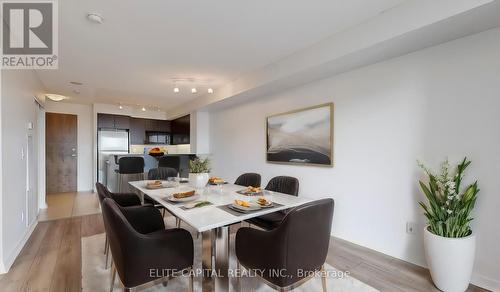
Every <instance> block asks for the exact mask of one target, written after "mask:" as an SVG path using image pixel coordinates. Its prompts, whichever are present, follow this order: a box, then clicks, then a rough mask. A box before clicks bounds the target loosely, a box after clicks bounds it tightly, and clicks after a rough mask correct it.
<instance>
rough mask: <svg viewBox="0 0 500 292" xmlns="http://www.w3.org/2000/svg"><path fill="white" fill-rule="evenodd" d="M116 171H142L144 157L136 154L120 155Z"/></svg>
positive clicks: (133, 172) (135, 172) (134, 172)
mask: <svg viewBox="0 0 500 292" xmlns="http://www.w3.org/2000/svg"><path fill="white" fill-rule="evenodd" d="M118 172H119V173H121V174H138V173H144V158H143V157H136V156H130V157H128V156H127V157H121V158H120V159H119V160H118Z"/></svg>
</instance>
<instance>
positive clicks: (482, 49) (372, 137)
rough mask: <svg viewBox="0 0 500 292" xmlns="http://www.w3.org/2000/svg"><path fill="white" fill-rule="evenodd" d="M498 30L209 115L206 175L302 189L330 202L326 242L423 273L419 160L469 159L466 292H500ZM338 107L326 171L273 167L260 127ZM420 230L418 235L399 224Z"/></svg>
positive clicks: (263, 129)
mask: <svg viewBox="0 0 500 292" xmlns="http://www.w3.org/2000/svg"><path fill="white" fill-rule="evenodd" d="M498 52H500V29H496V30H491V31H487V32H484V33H481V34H477V35H473V36H471V37H467V38H464V39H460V40H456V41H453V42H449V43H446V44H443V45H440V46H437V47H433V48H429V49H425V50H422V51H419V52H416V53H413V54H410V55H407V56H403V57H400V58H396V59H392V60H389V61H386V62H382V63H378V64H375V65H372V66H369V67H365V68H361V69H358V70H355V71H351V72H348V73H345V74H342V75H338V76H334V77H331V78H329V79H325V80H321V81H318V82H314V83H311V84H308V85H306V86H301V87H299V88H295V89H293V90H290V91H287V92H281V93H278V94H275V95H272V96H262V97H260V98H258V99H254V100H252V101H246V102H243V103H241V104H239V105H232V106H227V107H222V108H220V109H219V110H216V111H214V112H212V113H211V116H210V121H211V125H210V143H211V145H210V149H211V152H212V169H213V171H212V172H213V174H214V175H218V176H222V177H224V178H225V179H228V180H234V179H235V178H236V177H237V176H238V175H239V174H241V173H243V172H248V171H255V172H259V173H261V174H262V175H263V184H265V183H267V181H268V180H269V179H270V178H271V177H273V176H276V175H291V176H295V177H297V178H299V180H300V195H301V196H309V197H312V198H320V197H332V198H334V199H335V202H336V206H335V215H334V225H333V230H332V234H333V235H335V236H337V237H340V238H343V239H346V240H349V241H351V242H354V243H357V244H360V245H363V246H366V247H369V248H372V249H374V250H378V251H380V252H383V253H385V254H388V255H391V256H394V257H397V258H401V259H404V260H407V261H410V262H414V263H417V264H419V265H424V256H423V246H422V229H423V225H424V224H425V221H424V218H423V216H422V215H421V213H422V212H421V210H419V209H418V206H417V202H418V200H421V199H423V197H422V195H421V193H420V191H419V190H418V185H417V180H418V178H420V177H421V175H422V174H421V171H420V170H419V169H418V167H417V165H416V159H421V160H423V161H425V162H428V163H429V164H431V165H432V166H434V165H436V164H437V162H439V161H441V160H443V159H444V158H445V157H446V156H448V157H449V158H450V160H451V161H457V160H458V159H460V158H462V157H463V156H464V155H467V156H468V157H469V158H470V159H472V161H473V164H472V165H471V167H470V170H469V172H468V174H469V178H470V179H471V180H472V179H473V178H478V179H479V184H480V187H481V192H480V194H479V196H480V197H479V200H478V204H477V208H476V211H475V218H476V219H475V221H474V230H475V232H476V233H477V239H478V242H477V244H478V245H477V257H476V263H475V268H474V278H473V282H474V283H476V284H479V285H482V286H484V287H487V288H490V289H493V290H500V265H498V263H499V262H500V253H499V252H498V244H499V242H500V229H499V228H498V221H499V220H500V215H499V213H498V211H497V208H498V206H500V196H499V194H498V189H499V188H498V174H499V173H500V157H499V156H498V145H499V143H500V138H499V136H498V133H499V132H500V115H499V113H500V112H499V110H498V109H499V108H500V99H498V96H499V95H500V82H499V80H500V70H499V68H500V58H499V55H498ZM325 102H334V103H335V110H334V114H335V117H334V161H335V166H334V167H333V168H323V167H311V166H288V165H276V164H268V163H266V161H265V147H266V145H265V139H266V138H265V135H266V133H265V117H266V116H267V115H271V114H276V113H280V112H285V111H288V110H294V109H300V108H302V107H307V106H312V105H317V104H321V103H325ZM408 221H412V222H418V223H419V224H420V227H421V228H419V230H418V232H417V234H416V235H409V234H406V232H405V225H406V222H408Z"/></svg>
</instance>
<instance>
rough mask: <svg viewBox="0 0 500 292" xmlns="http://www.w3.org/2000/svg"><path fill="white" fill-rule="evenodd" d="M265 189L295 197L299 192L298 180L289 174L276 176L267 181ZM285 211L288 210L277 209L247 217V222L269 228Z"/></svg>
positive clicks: (283, 216) (280, 218) (275, 224)
mask: <svg viewBox="0 0 500 292" xmlns="http://www.w3.org/2000/svg"><path fill="white" fill-rule="evenodd" d="M266 190H268V191H273V192H278V193H283V194H287V195H290V196H295V197H296V196H298V194H299V180H298V179H296V178H295V177H291V176H276V177H273V178H272V179H271V180H270V181H269V182H268V183H267V186H266ZM287 212H288V210H282V211H277V212H273V213H270V214H266V215H262V216H259V217H255V218H252V219H248V220H247V222H248V223H250V224H253V225H256V226H258V227H260V228H262V229H266V230H270V229H273V228H276V226H278V225H279V224H280V222H281V221H282V220H283V218H285V215H286V214H287Z"/></svg>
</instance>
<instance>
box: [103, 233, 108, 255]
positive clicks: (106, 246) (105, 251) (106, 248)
mask: <svg viewBox="0 0 500 292" xmlns="http://www.w3.org/2000/svg"><path fill="white" fill-rule="evenodd" d="M105 236H106V239H105V241H104V254H106V253H107V252H108V235H107V234H105Z"/></svg>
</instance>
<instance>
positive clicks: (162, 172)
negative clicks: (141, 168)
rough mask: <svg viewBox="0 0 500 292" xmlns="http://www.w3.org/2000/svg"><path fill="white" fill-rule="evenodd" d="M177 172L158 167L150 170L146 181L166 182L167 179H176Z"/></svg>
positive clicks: (172, 169)
mask: <svg viewBox="0 0 500 292" xmlns="http://www.w3.org/2000/svg"><path fill="white" fill-rule="evenodd" d="M176 176H177V170H176V169H175V168H171V167H158V168H152V169H150V170H149V172H148V179H152V180H157V179H158V180H166V179H167V178H169V177H176Z"/></svg>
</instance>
